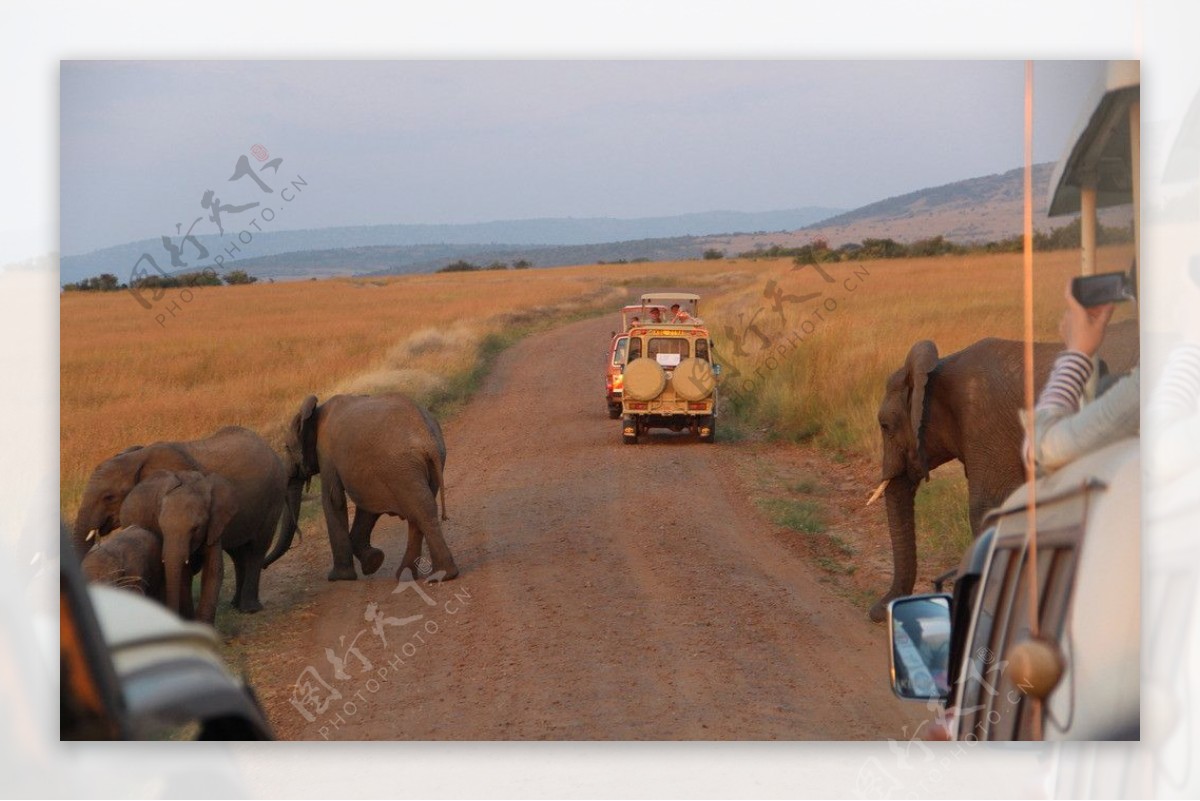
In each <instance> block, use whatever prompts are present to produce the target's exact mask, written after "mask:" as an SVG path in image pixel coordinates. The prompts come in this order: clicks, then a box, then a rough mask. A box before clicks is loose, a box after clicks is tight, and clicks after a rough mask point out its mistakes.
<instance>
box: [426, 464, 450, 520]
mask: <svg viewBox="0 0 1200 801" xmlns="http://www.w3.org/2000/svg"><path fill="white" fill-rule="evenodd" d="M429 462H430V468H431V469H432V470H433V478H434V481H436V482H437V488H438V492H439V493H440V494H441V496H442V519H443V520H449V519H450V518H449V517H448V516H447V514H446V478H445V476H443V475H442V460H441V459H439V458H438V456H437V454H434V455H433V457H432V458H431V459H430V460H429Z"/></svg>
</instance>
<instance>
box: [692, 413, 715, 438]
mask: <svg viewBox="0 0 1200 801" xmlns="http://www.w3.org/2000/svg"><path fill="white" fill-rule="evenodd" d="M706 431H707V432H708V433H705V432H706ZM696 433H698V434H699V435H700V441H701V442H716V439H717V418H716V417H715V416H709V417H701V418H700V424H699V425H698V426H697V429H696Z"/></svg>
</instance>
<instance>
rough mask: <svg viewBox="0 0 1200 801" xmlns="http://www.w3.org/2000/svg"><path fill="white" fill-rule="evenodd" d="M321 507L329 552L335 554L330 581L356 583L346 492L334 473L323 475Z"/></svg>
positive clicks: (325, 472)
mask: <svg viewBox="0 0 1200 801" xmlns="http://www.w3.org/2000/svg"><path fill="white" fill-rule="evenodd" d="M321 505H322V506H323V507H324V509H325V528H326V529H327V530H328V532H329V550H330V551H332V553H333V569H332V570H330V571H329V576H328V578H329V580H330V581H354V580H355V579H357V578H358V572H357V571H356V570H355V569H354V551H353V549H352V548H351V547H350V522H349V516H348V512H347V510H346V491H345V489H344V488H343V487H342V481H341V479H339V478H338V477H337V474H336V473H334V472H332V471H322V473H321Z"/></svg>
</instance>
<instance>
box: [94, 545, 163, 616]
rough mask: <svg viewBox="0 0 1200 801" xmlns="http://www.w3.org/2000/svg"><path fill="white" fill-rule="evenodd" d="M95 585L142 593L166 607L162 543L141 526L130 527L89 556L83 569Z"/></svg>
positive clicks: (97, 546) (98, 546) (98, 547)
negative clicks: (107, 585) (105, 585)
mask: <svg viewBox="0 0 1200 801" xmlns="http://www.w3.org/2000/svg"><path fill="white" fill-rule="evenodd" d="M80 567H81V568H82V569H83V575H84V577H85V578H86V579H87V580H88V581H90V582H93V583H98V584H110V585H112V586H114V587H121V588H123V589H127V590H133V591H135V592H140V593H141V594H142V595H145V596H146V597H147V598H154V599H155V600H157V601H159V602H161V603H163V604H166V600H167V598H166V593H165V589H164V588H165V582H164V579H163V559H162V540H161V539H160V538H159V536H158V535H157V534H155V533H154V532H153V531H150V530H149V529H145V528H142V527H141V526H126V527H125V528H122V529H118V530H117V531H114V532H112V533H111V534H109V535H108V536H107V537H105V538H104V540H103V541H102V542H100V543H99V544H98V545H96V547H94V548H92V549H91V550H90V551H88V552H87V555H86V556H84V557H83V563H82V564H81V565H80Z"/></svg>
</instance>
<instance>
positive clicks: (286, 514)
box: [263, 475, 305, 569]
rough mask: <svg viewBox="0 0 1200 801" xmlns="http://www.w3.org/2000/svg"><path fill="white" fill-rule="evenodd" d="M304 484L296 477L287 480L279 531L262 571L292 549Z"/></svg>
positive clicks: (303, 481)
mask: <svg viewBox="0 0 1200 801" xmlns="http://www.w3.org/2000/svg"><path fill="white" fill-rule="evenodd" d="M304 484H305V480H304V479H303V478H301V477H299V476H298V475H293V477H292V478H290V479H288V486H287V498H286V501H285V503H284V508H283V514H281V515H280V516H279V531H278V533H277V534H276V536H275V547H274V548H272V549H271V552H270V553H269V554H267V558H266V559H264V560H263V568H264V569H265V568H267V567H270V566H271V563H272V562H274V561H275V560H277V559H279V557H281V556H283V555H284V554H285V553H287V550H288V548H291V547H292V538H293V537H295V536H296V530H297V529H298V528H300V502H301V500H302V499H303V496H304Z"/></svg>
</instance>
